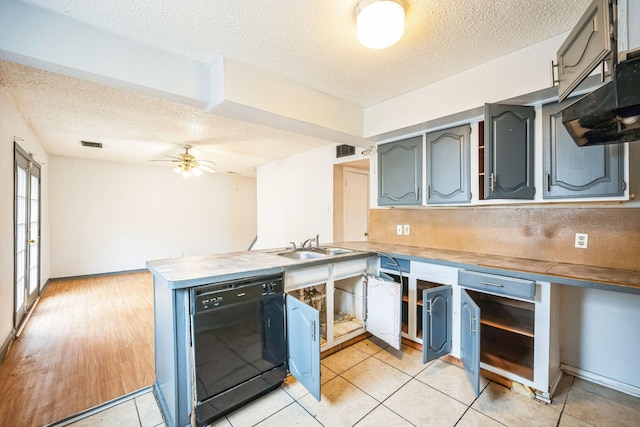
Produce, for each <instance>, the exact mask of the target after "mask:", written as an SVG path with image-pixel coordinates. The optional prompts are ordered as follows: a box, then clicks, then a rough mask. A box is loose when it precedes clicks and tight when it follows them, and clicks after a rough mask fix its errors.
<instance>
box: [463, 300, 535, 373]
mask: <svg viewBox="0 0 640 427" xmlns="http://www.w3.org/2000/svg"><path fill="white" fill-rule="evenodd" d="M467 293H468V294H469V296H470V297H471V298H472V299H473V301H474V302H475V303H476V304H477V305H478V307H480V311H481V313H482V314H481V315H480V337H481V339H480V361H481V362H482V363H486V364H488V365H491V366H494V367H496V368H500V369H503V370H505V371H508V372H512V373H514V374H516V375H519V376H521V377H522V378H526V379H528V380H531V381H533V367H534V366H533V365H534V331H535V328H534V327H535V304H534V303H532V302H526V301H519V300H515V299H512V298H505V297H499V296H495V295H489V294H485V293H482V292H476V291H472V290H467Z"/></svg>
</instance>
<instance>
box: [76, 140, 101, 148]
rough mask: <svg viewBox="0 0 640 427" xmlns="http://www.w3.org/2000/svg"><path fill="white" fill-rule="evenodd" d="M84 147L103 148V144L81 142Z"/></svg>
mask: <svg viewBox="0 0 640 427" xmlns="http://www.w3.org/2000/svg"><path fill="white" fill-rule="evenodd" d="M80 142H81V143H82V146H83V147H91V148H102V142H91V141H80Z"/></svg>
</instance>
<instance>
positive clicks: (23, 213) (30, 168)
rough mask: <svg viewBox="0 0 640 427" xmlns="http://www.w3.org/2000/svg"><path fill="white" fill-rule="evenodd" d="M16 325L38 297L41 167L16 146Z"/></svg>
mask: <svg viewBox="0 0 640 427" xmlns="http://www.w3.org/2000/svg"><path fill="white" fill-rule="evenodd" d="M14 185H15V189H14V192H15V199H14V204H15V205H14V210H15V217H14V218H15V219H14V227H15V230H14V238H15V242H14V246H15V271H14V284H15V325H16V326H17V325H20V323H21V322H22V320H23V319H24V316H25V315H26V313H27V312H28V311H29V309H30V308H31V307H32V306H33V303H34V302H35V300H36V298H37V297H38V295H39V293H40V165H38V164H37V163H36V162H34V161H33V159H32V158H31V156H30V155H29V154H27V152H25V151H24V150H23V149H21V148H20V147H19V146H18V145H16V146H15V184H14Z"/></svg>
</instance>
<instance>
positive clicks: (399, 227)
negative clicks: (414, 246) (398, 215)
mask: <svg viewBox="0 0 640 427" xmlns="http://www.w3.org/2000/svg"><path fill="white" fill-rule="evenodd" d="M396 234H397V235H398V236H402V224H398V225H396Z"/></svg>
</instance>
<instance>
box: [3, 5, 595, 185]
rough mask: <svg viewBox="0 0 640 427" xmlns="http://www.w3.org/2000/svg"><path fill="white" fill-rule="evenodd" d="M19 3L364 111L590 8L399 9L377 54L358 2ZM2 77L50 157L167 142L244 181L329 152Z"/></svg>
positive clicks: (565, 25)
mask: <svg viewBox="0 0 640 427" xmlns="http://www.w3.org/2000/svg"><path fill="white" fill-rule="evenodd" d="M24 2H25V3H30V4H33V5H36V6H38V7H42V8H45V9H49V10H51V11H53V12H56V13H60V14H65V15H67V16H68V17H71V18H73V19H77V20H79V21H82V22H85V23H87V24H89V25H92V26H95V27H98V28H101V29H104V30H107V31H109V32H112V33H115V34H119V35H122V36H124V37H127V38H129V39H132V40H135V41H138V42H141V43H144V44H146V45H149V46H154V47H158V48H160V49H163V50H166V51H169V52H172V53H175V54H179V55H182V56H186V57H189V58H192V59H195V60H198V61H202V62H205V63H211V62H213V60H214V59H215V58H217V57H218V56H219V55H222V56H224V57H226V58H230V59H232V60H234V61H236V62H239V63H242V64H246V65H249V66H252V67H254V68H257V69H260V70H263V71H267V72H269V73H272V74H275V75H278V76H282V77H284V78H286V79H288V80H291V81H294V82H297V83H300V84H302V85H304V86H308V87H310V88H313V89H316V90H318V91H320V92H323V93H326V94H329V95H332V96H335V97H337V98H340V99H343V100H345V101H348V102H350V103H353V104H355V105H359V106H362V107H367V106H371V105H374V104H376V103H379V102H381V101H384V100H386V99H389V98H392V97H394V96H397V95H401V94H403V93H406V92H408V91H411V90H414V89H416V88H419V87H422V86H425V85H427V84H429V83H432V82H435V81H437V80H440V79H442V78H445V77H447V76H449V75H451V74H455V73H457V72H460V71H463V70H466V69H469V68H472V67H474V66H477V65H479V64H482V63H485V62H487V61H490V60H492V59H494V58H497V57H500V56H503V55H505V54H507V53H510V52H513V51H515V50H518V49H520V48H523V47H525V46H528V45H531V44H534V43H536V42H539V41H542V40H544V39H547V38H550V37H552V36H554V35H557V34H559V33H562V32H565V31H568V30H569V29H571V28H572V26H573V25H574V24H575V23H576V22H577V20H578V18H579V17H580V15H581V14H582V13H583V11H584V10H585V9H586V8H587V6H588V4H589V3H590V2H591V0H534V1H531V0H456V1H453V2H451V1H441V0H406V1H405V2H406V3H407V22H406V28H405V34H404V36H403V38H402V39H401V41H400V42H399V43H398V44H396V45H394V46H392V47H390V48H387V49H383V50H378V51H377V50H369V49H366V48H364V47H362V46H360V45H359V44H358V42H357V37H356V30H355V15H354V10H355V6H356V4H357V0H191V1H186V2H185V1H178V0H109V1H103V2H96V1H92V0H24ZM0 72H1V74H0V78H1V79H2V81H1V82H0V83H1V84H2V85H7V86H9V89H8V92H10V95H11V96H12V98H13V99H14V101H15V102H16V104H17V105H18V107H19V108H20V109H21V111H22V112H23V114H24V115H25V116H26V117H27V119H28V120H29V121H30V122H31V124H32V126H33V128H34V130H35V131H36V133H37V134H38V135H39V136H40V137H41V138H42V139H43V140H44V141H47V142H46V145H47V148H49V147H50V146H51V147H53V145H55V146H56V148H55V149H52V151H53V152H54V153H56V154H62V155H78V156H82V155H83V154H82V153H79V154H78V153H76V154H73V153H72V152H71V151H69V150H67V151H65V149H64V148H63V145H64V142H63V141H65V140H69V141H70V140H74V138H75V140H76V141H77V139H78V137H79V136H80V134H81V135H82V137H83V139H87V138H88V139H91V138H93V139H100V140H101V142H105V141H108V140H110V139H113V140H121V141H125V140H126V141H129V142H130V144H129V147H130V148H131V150H138V149H139V150H142V151H145V150H147V149H148V147H152V146H153V144H152V143H153V142H158V141H159V142H162V143H164V145H162V147H160V146H157V147H156V149H155V151H153V153H152V152H151V151H149V152H148V157H149V156H151V155H157V154H159V153H160V152H161V151H162V150H167V149H168V147H167V144H170V143H171V142H185V141H196V142H198V141H200V142H201V143H202V144H207V147H208V149H211V150H214V149H215V150H216V156H217V157H216V159H215V160H216V162H217V163H219V164H220V165H221V166H223V165H225V163H226V159H225V160H224V161H223V160H222V158H223V157H224V152H225V151H226V152H227V153H228V155H229V159H232V158H233V157H234V156H238V155H247V156H248V157H247V159H248V160H247V161H246V162H240V163H242V164H237V165H234V164H232V163H230V164H229V165H228V166H224V167H221V170H234V169H237V168H242V170H241V172H242V173H246V170H245V169H246V168H247V167H250V166H251V165H253V166H255V165H257V164H260V163H261V162H265V161H269V160H271V159H273V158H278V157H283V156H285V155H288V154H293V153H294V152H299V151H302V150H305V149H309V148H312V147H314V146H319V145H322V144H326V143H330V142H328V141H320V140H316V139H313V138H309V137H301V136H298V135H293V134H290V133H287V132H283V131H277V130H273V129H271V130H265V129H264V128H259V127H257V126H255V125H248V124H246V123H239V122H237V121H232V120H229V119H222V118H219V117H215V116H212V115H210V114H206V113H203V112H201V111H199V110H194V109H191V108H189V107H185V106H182V105H177V104H172V103H168V102H166V101H159V100H158V101H154V100H150V99H148V98H145V97H141V96H140V95H134V94H131V93H127V92H123V91H117V90H115V89H110V88H106V87H101V86H99V85H95V84H85V82H82V83H78V81H74V79H71V78H66V77H65V78H63V77H61V76H56V75H54V74H50V73H44V72H40V71H36V70H32V69H28V68H25V67H18V66H15V65H13V64H3V65H2V68H1V69H0ZM48 81H50V82H51V83H50V84H49V83H47V82H48ZM43 99H46V102H45V104H50V105H48V108H45V107H43V106H42V104H43V102H42V100H43ZM97 100H100V102H97ZM57 101H59V102H57ZM143 104H144V105H145V108H141V107H142V105H143ZM149 104H151V105H150V106H149ZM78 106H82V108H80V107H78ZM194 117H195V118H196V119H197V120H195V125H194V124H193V123H194V121H193V120H191V119H193V118H194ZM189 123H191V124H189ZM198 127H200V128H199V129H195V128H198ZM91 135H94V136H91ZM49 141H51V142H49ZM213 141H216V142H215V143H212V142H213ZM217 141H219V142H217ZM74 149H75V150H77V147H76V148H74ZM70 150H71V149H70ZM122 156H123V160H125V159H124V157H126V156H127V154H126V153H124V152H123V153H122Z"/></svg>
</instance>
